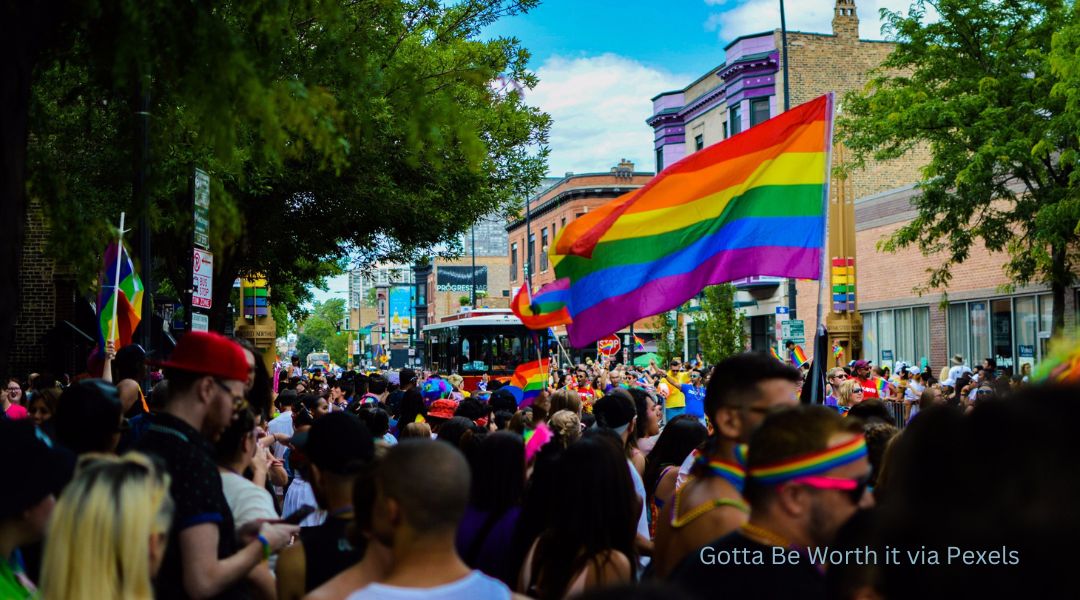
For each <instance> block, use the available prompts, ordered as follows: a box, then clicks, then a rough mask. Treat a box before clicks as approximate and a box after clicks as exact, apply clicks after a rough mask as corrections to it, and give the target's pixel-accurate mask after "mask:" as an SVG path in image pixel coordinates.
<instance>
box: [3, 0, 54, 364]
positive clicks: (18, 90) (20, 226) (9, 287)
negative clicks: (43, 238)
mask: <svg viewBox="0 0 1080 600" xmlns="http://www.w3.org/2000/svg"><path fill="white" fill-rule="evenodd" d="M68 9H69V6H68V4H67V2H47V1H44V0H43V1H41V2H5V3H4V9H3V10H2V11H0V56H3V60H0V374H8V371H9V367H10V360H9V359H10V358H11V350H12V346H13V343H14V340H15V321H16V318H17V317H18V314H19V310H20V308H21V302H20V300H21V291H22V285H21V284H22V247H23V234H24V230H25V224H26V144H27V140H28V136H29V128H30V88H31V83H32V81H33V75H34V67H35V66H36V64H37V62H38V59H39V56H40V54H41V52H42V50H43V49H45V48H48V47H50V46H51V45H53V44H55V43H56V41H57V40H56V37H57V32H58V30H59V26H60V23H61V22H62V20H63V18H64V15H66V14H67V12H68Z"/></svg>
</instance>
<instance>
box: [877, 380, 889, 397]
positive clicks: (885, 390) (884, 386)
mask: <svg viewBox="0 0 1080 600" xmlns="http://www.w3.org/2000/svg"><path fill="white" fill-rule="evenodd" d="M874 385H875V386H876V387H877V393H878V398H885V397H887V396H888V395H889V382H888V381H885V378H884V377H878V378H877V380H876V381H875V382H874Z"/></svg>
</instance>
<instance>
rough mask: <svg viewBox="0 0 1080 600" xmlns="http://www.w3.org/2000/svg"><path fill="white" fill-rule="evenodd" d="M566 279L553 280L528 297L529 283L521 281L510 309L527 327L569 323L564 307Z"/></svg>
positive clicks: (544, 327) (544, 326)
mask: <svg viewBox="0 0 1080 600" xmlns="http://www.w3.org/2000/svg"><path fill="white" fill-rule="evenodd" d="M567 287H568V285H567V281H566V280H560V281H554V282H552V283H549V284H547V285H545V286H544V287H542V288H540V289H539V290H538V291H537V292H536V293H535V294H532V297H531V299H530V295H529V284H528V283H523V284H522V285H521V289H519V290H518V293H517V295H515V296H514V301H513V302H511V303H510V309H511V310H512V311H514V314H515V315H517V318H519V319H521V322H522V324H524V325H525V327H528V328H529V329H548V328H550V327H554V326H555V325H568V324H570V323H571V319H570V312H569V311H568V310H567V308H566V296H567Z"/></svg>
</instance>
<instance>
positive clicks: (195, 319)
mask: <svg viewBox="0 0 1080 600" xmlns="http://www.w3.org/2000/svg"><path fill="white" fill-rule="evenodd" d="M191 330H192V331H210V317H208V316H206V315H204V314H202V313H191Z"/></svg>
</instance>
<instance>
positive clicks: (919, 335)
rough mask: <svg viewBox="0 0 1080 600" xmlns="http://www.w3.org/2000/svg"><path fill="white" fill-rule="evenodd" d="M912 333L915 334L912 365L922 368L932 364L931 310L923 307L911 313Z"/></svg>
mask: <svg viewBox="0 0 1080 600" xmlns="http://www.w3.org/2000/svg"><path fill="white" fill-rule="evenodd" d="M911 320H912V327H911V329H912V331H913V332H915V354H913V355H912V357H911V364H913V365H917V366H918V367H919V368H922V367H923V366H924V365H929V364H930V308H929V307H926V306H921V307H918V308H914V309H912V311H911Z"/></svg>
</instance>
